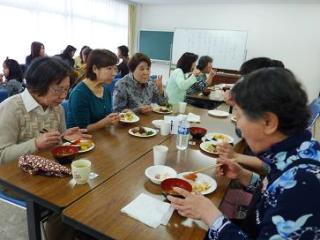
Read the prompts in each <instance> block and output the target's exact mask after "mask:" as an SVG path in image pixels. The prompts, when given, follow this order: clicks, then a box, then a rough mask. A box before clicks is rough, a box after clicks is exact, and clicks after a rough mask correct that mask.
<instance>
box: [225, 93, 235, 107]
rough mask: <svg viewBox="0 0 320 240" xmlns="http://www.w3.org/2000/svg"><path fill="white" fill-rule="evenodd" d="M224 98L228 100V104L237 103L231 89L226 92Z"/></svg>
mask: <svg viewBox="0 0 320 240" xmlns="http://www.w3.org/2000/svg"><path fill="white" fill-rule="evenodd" d="M223 98H224V101H225V102H226V104H228V105H230V106H233V105H234V104H235V102H234V99H233V97H232V95H231V92H230V90H228V91H225V92H224V95H223Z"/></svg>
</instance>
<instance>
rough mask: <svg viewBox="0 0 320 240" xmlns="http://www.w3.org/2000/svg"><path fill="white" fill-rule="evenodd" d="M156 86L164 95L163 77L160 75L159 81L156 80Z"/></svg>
mask: <svg viewBox="0 0 320 240" xmlns="http://www.w3.org/2000/svg"><path fill="white" fill-rule="evenodd" d="M155 84H156V86H157V88H158V89H159V92H160V93H161V94H163V84H162V75H158V77H157V79H156V80H155Z"/></svg>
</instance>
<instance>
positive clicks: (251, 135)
mask: <svg viewBox="0 0 320 240" xmlns="http://www.w3.org/2000/svg"><path fill="white" fill-rule="evenodd" d="M232 95H233V96H234V99H235V103H236V104H235V108H236V112H237V113H236V114H237V119H238V121H237V126H238V127H239V128H240V130H241V132H242V135H243V137H244V138H245V139H246V141H247V143H248V145H249V146H250V147H251V149H252V150H253V151H254V152H255V153H256V154H257V156H258V157H259V158H260V159H261V160H262V161H263V162H265V163H267V164H268V165H269V166H270V169H271V170H270V172H269V173H268V175H267V180H268V183H267V185H266V187H265V190H264V191H263V193H262V195H261V199H260V201H259V202H258V204H257V206H256V211H255V218H254V221H253V222H252V224H251V228H250V229H249V231H248V230H247V231H244V230H243V229H241V228H240V227H239V226H237V225H235V224H234V223H232V222H231V221H229V220H228V219H227V218H225V217H224V216H223V215H222V213H221V212H220V211H219V210H218V208H217V207H216V206H214V204H213V203H212V202H211V201H210V200H209V199H208V198H205V197H203V196H201V195H195V194H190V193H188V192H186V191H184V190H182V189H179V188H177V189H175V190H176V191H177V192H179V193H180V194H182V195H183V196H184V197H185V199H178V198H174V197H169V199H170V201H171V204H172V205H173V206H174V207H175V208H176V209H177V210H178V212H179V214H181V215H183V216H187V217H191V218H196V219H201V220H203V221H204V222H205V223H206V224H207V225H208V226H209V231H208V236H207V238H208V239H214V240H216V239H219V240H220V239H221V240H227V239H228V240H229V239H236V240H247V239H269V240H281V239H292V240H293V239H306V240H307V239H308V240H310V239H320V208H319V203H320V146H319V143H318V142H317V141H315V140H313V139H311V134H310V133H309V132H308V131H306V130H305V128H306V127H307V122H308V118H309V112H308V109H307V95H306V93H305V92H304V90H303V89H302V87H301V85H300V83H299V82H297V80H296V79H295V77H294V75H293V74H292V73H291V72H290V71H288V70H285V69H280V68H265V69H261V70H258V71H255V72H253V73H251V74H249V75H247V76H245V77H244V78H243V80H242V81H240V82H239V83H238V84H237V85H236V86H235V87H234V88H233V89H232ZM218 162H220V163H221V164H222V166H221V167H219V168H218V169H217V174H219V175H223V176H225V177H228V178H230V179H237V180H238V181H239V182H240V183H241V184H242V185H244V186H245V187H247V188H248V189H254V188H256V187H257V186H258V185H259V184H261V180H260V178H259V175H257V174H256V173H253V172H251V171H249V170H247V169H244V168H242V167H241V166H240V165H238V164H237V163H235V162H234V161H232V159H225V158H219V159H218Z"/></svg>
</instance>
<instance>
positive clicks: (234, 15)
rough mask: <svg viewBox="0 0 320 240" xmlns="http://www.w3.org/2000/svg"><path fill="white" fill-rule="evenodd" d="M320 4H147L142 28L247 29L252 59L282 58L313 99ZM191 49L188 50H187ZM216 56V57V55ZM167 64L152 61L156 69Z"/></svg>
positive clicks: (318, 71)
mask: <svg viewBox="0 0 320 240" xmlns="http://www.w3.org/2000/svg"><path fill="white" fill-rule="evenodd" d="M319 13H320V4H245V3H242V4H198V5H197V4H184V5H142V6H140V8H139V11H138V16H139V18H138V26H139V29H149V30H170V31H173V30H174V28H202V29H227V30H245V31H247V32H248V42H247V51H248V52H247V59H250V58H253V57H260V56H266V57H270V58H274V59H279V60H282V61H283V62H284V63H285V65H286V67H287V68H289V69H291V70H292V71H293V72H294V73H295V74H296V75H297V77H298V78H299V79H300V80H301V81H302V82H303V84H304V85H305V87H306V89H307V92H308V95H309V99H310V100H311V99H313V98H315V97H316V96H317V94H319V91H320V27H319V24H320V14H319ZM187 50H188V49H186V51H187ZM213 57H214V56H213ZM167 69H168V65H165V64H160V63H158V64H156V63H154V64H153V65H152V72H153V73H161V72H164V77H165V78H167V77H168V74H167V73H168V70H167Z"/></svg>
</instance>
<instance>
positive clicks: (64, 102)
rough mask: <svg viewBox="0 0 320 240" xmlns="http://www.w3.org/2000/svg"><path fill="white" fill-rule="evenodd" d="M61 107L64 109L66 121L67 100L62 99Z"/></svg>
mask: <svg viewBox="0 0 320 240" xmlns="http://www.w3.org/2000/svg"><path fill="white" fill-rule="evenodd" d="M61 105H62V107H63V109H64V116H65V119H66V122H67V117H68V110H69V100H63V102H62V103H61Z"/></svg>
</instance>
